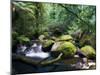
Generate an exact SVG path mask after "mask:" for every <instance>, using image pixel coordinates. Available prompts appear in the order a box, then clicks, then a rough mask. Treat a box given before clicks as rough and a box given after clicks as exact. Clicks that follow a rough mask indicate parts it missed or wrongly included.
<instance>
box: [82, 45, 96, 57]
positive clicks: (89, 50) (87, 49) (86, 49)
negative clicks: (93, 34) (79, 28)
mask: <svg viewBox="0 0 100 75" xmlns="http://www.w3.org/2000/svg"><path fill="white" fill-rule="evenodd" d="M81 51H82V52H83V53H84V54H85V55H86V56H87V57H88V58H95V56H96V52H95V50H94V48H93V47H91V46H89V45H86V46H84V47H82V48H81Z"/></svg>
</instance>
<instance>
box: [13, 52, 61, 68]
mask: <svg viewBox="0 0 100 75" xmlns="http://www.w3.org/2000/svg"><path fill="white" fill-rule="evenodd" d="M62 55H63V54H62V53H61V54H59V56H58V57H57V58H54V59H52V60H46V59H47V58H46V59H42V60H39V61H36V60H34V59H33V58H31V57H26V56H24V55H19V54H14V53H13V54H12V60H20V61H23V62H25V63H28V64H32V65H41V66H43V65H49V64H53V63H55V62H58V61H60V60H61V56H62Z"/></svg>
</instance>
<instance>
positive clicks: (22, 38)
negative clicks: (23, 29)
mask: <svg viewBox="0 0 100 75" xmlns="http://www.w3.org/2000/svg"><path fill="white" fill-rule="evenodd" d="M17 39H18V41H19V42H20V43H21V44H23V43H28V42H29V41H30V39H29V38H28V37H25V36H24V35H21V36H19V37H17Z"/></svg>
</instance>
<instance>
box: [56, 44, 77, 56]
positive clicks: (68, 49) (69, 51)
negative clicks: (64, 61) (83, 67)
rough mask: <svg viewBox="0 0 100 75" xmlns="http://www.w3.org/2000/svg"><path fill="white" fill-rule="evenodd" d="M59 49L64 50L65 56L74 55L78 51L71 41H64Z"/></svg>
mask: <svg viewBox="0 0 100 75" xmlns="http://www.w3.org/2000/svg"><path fill="white" fill-rule="evenodd" d="M57 50H58V51H61V52H63V53H64V56H65V57H72V56H73V55H74V54H75V53H76V47H75V46H74V45H73V44H72V43H71V42H63V43H62V44H61V45H60V46H59V47H58V48H57Z"/></svg>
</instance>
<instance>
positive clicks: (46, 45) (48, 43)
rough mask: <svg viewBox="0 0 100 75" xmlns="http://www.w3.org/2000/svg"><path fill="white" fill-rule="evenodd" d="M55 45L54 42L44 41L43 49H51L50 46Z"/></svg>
mask: <svg viewBox="0 0 100 75" xmlns="http://www.w3.org/2000/svg"><path fill="white" fill-rule="evenodd" d="M53 43H54V41H53V40H44V41H43V47H49V46H50V45H52V44H53Z"/></svg>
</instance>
